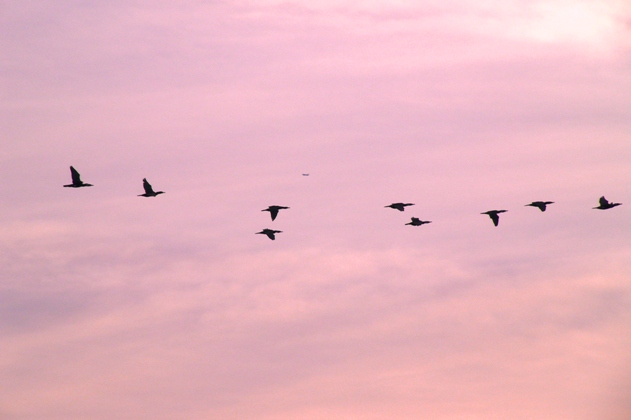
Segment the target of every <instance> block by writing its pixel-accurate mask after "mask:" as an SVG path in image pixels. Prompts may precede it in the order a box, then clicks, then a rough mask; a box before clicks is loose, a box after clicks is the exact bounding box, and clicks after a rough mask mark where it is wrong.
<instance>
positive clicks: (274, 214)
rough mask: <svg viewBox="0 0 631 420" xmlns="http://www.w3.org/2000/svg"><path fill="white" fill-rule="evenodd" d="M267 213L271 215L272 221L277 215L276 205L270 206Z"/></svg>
mask: <svg viewBox="0 0 631 420" xmlns="http://www.w3.org/2000/svg"><path fill="white" fill-rule="evenodd" d="M269 214H270V215H271V216H272V221H274V219H276V216H278V209H277V208H276V207H270V209H269ZM272 239H274V238H272Z"/></svg>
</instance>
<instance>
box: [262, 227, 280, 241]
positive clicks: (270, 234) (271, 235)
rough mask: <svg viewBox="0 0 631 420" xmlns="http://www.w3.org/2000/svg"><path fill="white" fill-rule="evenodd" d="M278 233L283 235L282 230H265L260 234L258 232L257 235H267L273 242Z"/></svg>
mask: <svg viewBox="0 0 631 420" xmlns="http://www.w3.org/2000/svg"><path fill="white" fill-rule="evenodd" d="M277 233H283V231H282V230H273V229H263V230H262V231H260V232H256V234H262V235H267V237H268V238H270V239H271V240H272V241H273V240H275V239H276V236H275V235H276V234H277Z"/></svg>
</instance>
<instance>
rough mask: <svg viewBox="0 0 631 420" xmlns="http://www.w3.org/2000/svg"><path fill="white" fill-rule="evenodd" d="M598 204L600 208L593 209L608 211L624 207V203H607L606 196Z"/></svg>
mask: <svg viewBox="0 0 631 420" xmlns="http://www.w3.org/2000/svg"><path fill="white" fill-rule="evenodd" d="M598 202H599V205H598V207H592V208H594V209H598V210H607V209H610V208H613V207H616V206H620V205H622V203H610V202H609V201H607V199H606V198H605V196H602V197H600V200H598Z"/></svg>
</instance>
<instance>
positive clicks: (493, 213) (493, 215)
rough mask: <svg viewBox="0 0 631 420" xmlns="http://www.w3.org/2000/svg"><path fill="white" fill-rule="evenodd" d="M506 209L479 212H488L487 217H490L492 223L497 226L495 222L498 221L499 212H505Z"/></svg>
mask: <svg viewBox="0 0 631 420" xmlns="http://www.w3.org/2000/svg"><path fill="white" fill-rule="evenodd" d="M507 211H508V210H489V211H485V212H484V213H480V214H488V215H489V217H490V218H491V220H493V224H494V225H495V226H497V224H498V223H499V222H500V216H499V214H500V213H506V212H507Z"/></svg>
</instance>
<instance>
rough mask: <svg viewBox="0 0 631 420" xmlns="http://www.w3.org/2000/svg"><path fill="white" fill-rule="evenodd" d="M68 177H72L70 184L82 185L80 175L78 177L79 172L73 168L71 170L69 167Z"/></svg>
mask: <svg viewBox="0 0 631 420" xmlns="http://www.w3.org/2000/svg"><path fill="white" fill-rule="evenodd" d="M70 175H72V183H73V184H75V185H77V184H82V182H81V175H79V172H77V170H76V169H75V168H73V167H72V166H71V167H70Z"/></svg>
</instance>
